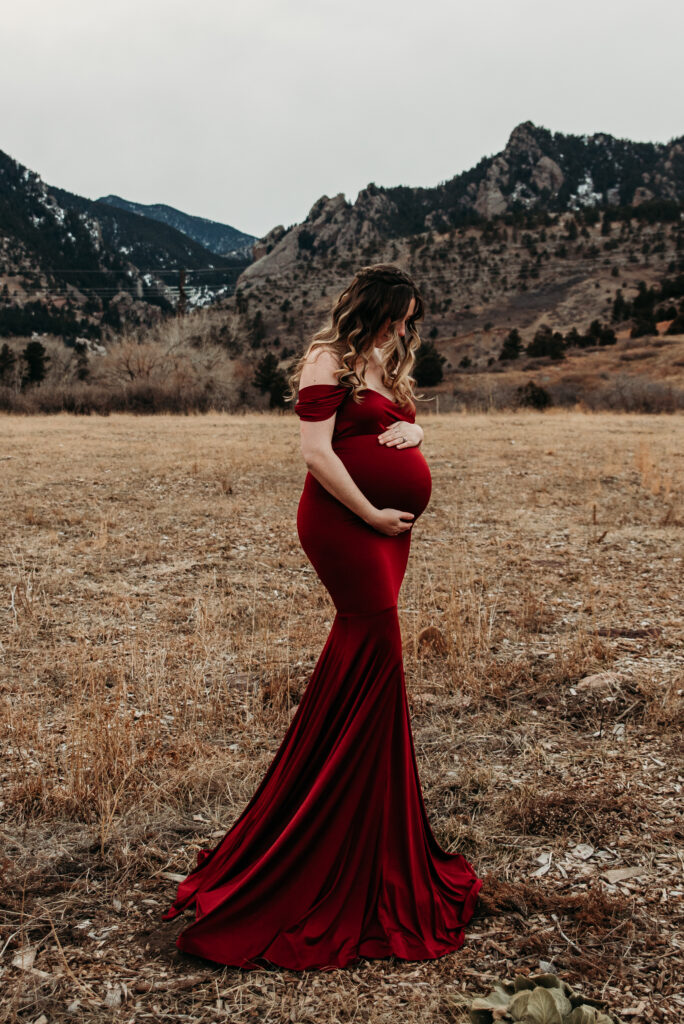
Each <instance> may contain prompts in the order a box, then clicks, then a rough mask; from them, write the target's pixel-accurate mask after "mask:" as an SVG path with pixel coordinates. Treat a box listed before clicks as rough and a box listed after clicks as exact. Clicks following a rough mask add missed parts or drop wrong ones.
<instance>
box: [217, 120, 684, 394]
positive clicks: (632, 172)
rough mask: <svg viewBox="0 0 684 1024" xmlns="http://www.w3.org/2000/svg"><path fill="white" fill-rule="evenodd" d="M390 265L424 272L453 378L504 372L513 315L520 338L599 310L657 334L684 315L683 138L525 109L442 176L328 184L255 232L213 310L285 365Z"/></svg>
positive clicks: (429, 336) (436, 338)
mask: <svg viewBox="0 0 684 1024" xmlns="http://www.w3.org/2000/svg"><path fill="white" fill-rule="evenodd" d="M380 262H388V263H394V264H396V265H398V266H400V267H401V268H402V269H404V270H406V271H407V272H408V273H409V274H410V275H411V276H412V277H413V279H414V280H415V281H416V283H417V285H418V287H419V288H420V290H421V293H422V294H423V297H424V299H425V306H426V315H425V319H424V320H423V322H422V324H421V327H420V333H421V336H422V338H423V339H424V340H425V341H428V340H430V341H433V342H434V344H435V346H436V347H437V350H438V354H439V355H441V356H444V360H445V362H444V369H445V372H446V374H447V379H448V380H450V381H451V383H452V384H453V382H454V380H455V378H456V377H460V376H461V375H462V374H463V373H466V372H467V373H474V372H480V371H482V372H483V373H487V374H489V373H492V372H494V369H496V370H497V371H498V372H501V371H507V370H508V367H509V364H506V363H499V362H498V355H499V353H500V351H501V348H502V345H503V341H504V338H505V337H506V335H507V334H508V332H509V331H511V330H512V329H513V328H516V329H519V330H520V332H521V335H522V339H523V342H524V343H525V344H527V343H529V342H530V341H531V340H532V339H533V337H534V335H535V333H536V332H537V331H538V330H539V329H540V328H541V327H543V326H544V325H547V326H548V327H550V328H552V330H553V331H560V332H562V333H563V334H565V333H566V332H572V330H573V328H574V329H575V331H577V332H578V333H579V335H581V336H585V335H586V334H587V332H589V331H590V327H591V324H592V322H593V321H594V320H598V321H600V322H601V324H603V325H604V326H607V325H608V324H610V323H613V322H615V327H616V330H617V331H618V334H620V332H624V331H625V330H626V331H627V334H628V335H629V332H630V330H631V328H632V327H633V326H634V327H635V328H636V330H638V331H639V332H642V333H643V332H644V331H646V330H647V329H648V330H651V331H652V332H655V330H656V329H655V321H656V320H658V319H660V320H662V321H666V320H669V319H671V318H672V316H673V315H677V313H681V312H684V303H682V301H681V296H682V295H683V294H684V291H682V288H681V285H682V281H684V137H680V138H677V139H673V140H672V141H670V142H669V143H667V144H661V143H639V142H631V141H629V140H625V139H615V138H613V137H612V136H610V135H607V134H605V133H601V134H597V135H591V136H588V135H583V136H573V135H563V134H561V133H552V132H550V131H548V130H547V129H545V128H540V127H537V126H535V125H534V124H532V122H530V121H526V122H524V123H523V124H520V125H518V126H517V127H516V128H515V129H514V130H513V132H512V133H511V135H510V138H509V140H508V142H507V144H506V146H505V148H504V149H503V150H502V152H501V153H498V154H496V155H494V156H491V157H486V158H484V159H482V160H481V161H480V162H479V163H478V164H477V165H476V167H474V168H472V169H471V170H468V171H465V172H463V173H461V174H458V175H456V176H455V177H454V178H452V179H450V180H449V181H446V182H442V183H440V184H438V185H436V186H435V187H434V188H412V187H408V186H400V187H393V188H382V187H379V186H377V185H375V184H374V183H371V184H369V185H368V186H367V187H366V188H365V189H363V190H361V191H360V192H359V194H358V196H357V198H356V201H355V202H354V203H351V202H349V201H348V200H347V199H346V197H345V196H344V195H343V194H341V193H340V194H339V195H336V196H334V197H332V198H330V197H328V196H325V195H324V196H322V197H320V198H319V199H318V200H317V201H316V202H315V203H314V204H313V206H312V207H311V210H310V211H309V214H308V216H307V217H306V219H305V220H304V221H303V222H302V223H300V224H295V225H292V226H291V227H289V228H287V229H286V228H284V227H283V226H282V225H279V226H277V227H275V228H273V229H272V230H271V231H270V232H269V233H268V234H267V235H266V236H264V237H263V238H261V239H260V240H259V241H258V242H257V243H256V245H255V247H254V262H253V263H251V264H250V265H249V266H248V267H246V268H245V270H244V271H243V272H242V274H241V275H240V277H239V279H238V282H237V285H236V288H235V292H234V294H233V295H232V296H230V297H228V298H227V299H226V300H223V301H222V302H221V303H219V306H218V308H217V309H216V315H219V314H220V315H222V316H226V315H230V316H232V317H233V318H234V319H233V320H232V321H231V322H233V323H234V324H235V327H234V330H235V333H236V334H237V335H238V336H241V337H243V338H245V339H246V340H247V341H248V343H249V345H250V347H251V348H252V349H257V350H258V349H262V350H264V349H265V350H271V351H272V352H274V353H275V354H277V355H278V356H279V362H280V364H281V366H282V368H285V366H286V365H287V361H288V360H289V359H290V358H291V357H292V356H293V355H294V354H296V353H300V352H302V351H303V350H304V348H305V347H306V345H307V344H308V342H309V341H310V340H311V337H312V336H313V333H314V332H315V331H316V330H317V329H318V328H319V327H320V326H321V325H322V324H323V322H325V321H326V320H327V318H328V316H329V312H330V307H331V304H332V303H333V302H334V300H335V297H336V296H337V295H338V294H339V293H340V292H341V291H342V290H343V289H344V288H345V287H346V286H347V285H348V283H349V281H350V280H351V278H352V277H353V275H354V273H355V272H356V271H357V270H358V269H359V268H360V267H362V266H364V265H367V264H370V263H380ZM661 292H662V296H663V300H662V301H659V300H658V295H659V294H660V293H661ZM666 298H667V301H665V299H666ZM651 299H653V301H651ZM673 303H674V304H675V305H674V313H673ZM677 303H679V307H678V308H677ZM649 304H650V305H649ZM647 305H648V306H649V313H648V316H647V317H644V316H643V315H642V314H643V313H644V311H645V309H646V306H647ZM614 312H615V317H616V319H615V321H614V320H613V315H614ZM651 314H653V315H651ZM584 351H585V352H589V353H590V352H591V347H590V346H588V347H587V348H585V349H584ZM494 364H496V366H495V365H494ZM516 365H518V364H516Z"/></svg>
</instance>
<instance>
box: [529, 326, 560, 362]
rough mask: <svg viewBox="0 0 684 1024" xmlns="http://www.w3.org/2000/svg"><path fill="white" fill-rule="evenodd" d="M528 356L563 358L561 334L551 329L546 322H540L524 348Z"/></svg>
mask: <svg viewBox="0 0 684 1024" xmlns="http://www.w3.org/2000/svg"><path fill="white" fill-rule="evenodd" d="M525 351H526V352H527V354H528V356H550V357H551V359H565V355H564V354H563V335H562V334H560V333H559V332H558V331H552V330H551V328H550V327H549V325H548V324H542V325H541V327H540V328H539V330H538V331H537V333H536V334H535V336H534V338H533V339H532V341H531V342H530V343H529V345H528V346H527V348H526V350H525Z"/></svg>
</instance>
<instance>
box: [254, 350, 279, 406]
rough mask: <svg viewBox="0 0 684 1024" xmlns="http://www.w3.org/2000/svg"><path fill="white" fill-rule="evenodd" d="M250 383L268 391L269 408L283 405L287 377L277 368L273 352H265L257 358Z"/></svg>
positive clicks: (276, 358) (276, 360) (260, 389)
mask: <svg viewBox="0 0 684 1024" xmlns="http://www.w3.org/2000/svg"><path fill="white" fill-rule="evenodd" d="M252 383H253V384H254V387H256V388H259V391H261V392H266V391H268V393H269V396H270V401H269V405H270V407H271V409H273V408H275V407H276V406H278V407H279V408H283V407H284V405H285V392H286V391H287V378H286V376H285V374H284V373H283V371H282V370H280V369H278V357H277V356H276V355H275V353H273V352H267V353H266V355H265V356H264V357H263V359H260V360H259V362H258V363H257V367H256V370H255V373H254V380H253V381H252Z"/></svg>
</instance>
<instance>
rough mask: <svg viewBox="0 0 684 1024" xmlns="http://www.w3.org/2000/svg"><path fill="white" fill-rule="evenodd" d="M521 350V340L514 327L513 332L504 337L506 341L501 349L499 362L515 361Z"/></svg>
mask: <svg viewBox="0 0 684 1024" xmlns="http://www.w3.org/2000/svg"><path fill="white" fill-rule="evenodd" d="M522 348H523V343H522V338H521V337H520V334H519V333H518V329H517V328H516V327H514V328H513V330H512V331H510V332H509V334H508V336H507V337H506V340H505V341H504V343H503V348H502V349H501V354H500V355H499V360H500V361H504V360H506V359H517V358H518V356H519V355H520V353H521V352H522Z"/></svg>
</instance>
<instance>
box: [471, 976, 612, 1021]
mask: <svg viewBox="0 0 684 1024" xmlns="http://www.w3.org/2000/svg"><path fill="white" fill-rule="evenodd" d="M469 1012H470V1019H471V1021H472V1024H494V1022H495V1021H521V1022H522V1024H620V1021H619V1019H618V1018H617V1017H616V1016H614V1015H613V1014H610V1013H608V1012H607V1011H606V1010H605V1003H603V1002H601V1001H600V1000H598V999H589V998H588V997H587V996H582V995H579V994H578V993H576V992H573V990H572V989H571V988H570V986H569V985H568V983H567V982H566V981H562V980H561V979H560V978H558V977H556V975H555V974H537V975H536V976H531V977H529V978H528V977H526V976H525V975H524V974H518V975H516V977H515V979H514V980H513V981H512V982H508V981H504V982H497V983H496V985H495V986H494V988H493V989H492V990H491V992H490V993H489V995H487V996H477V997H476V998H475V999H473V1001H472V1003H471V1005H470V1011H469Z"/></svg>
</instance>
